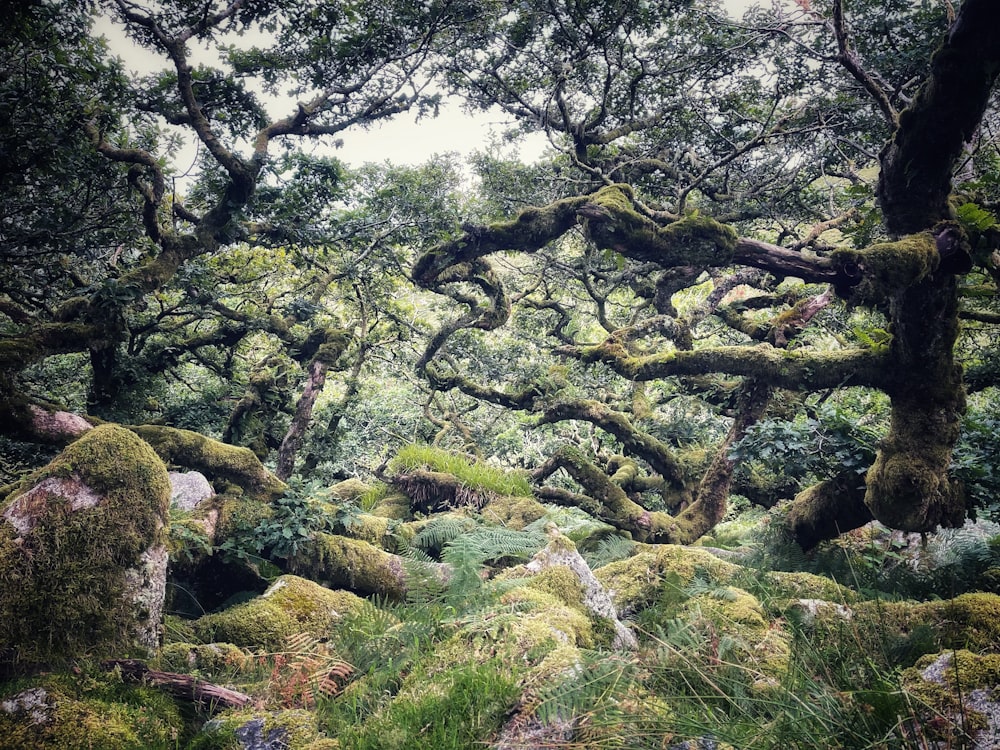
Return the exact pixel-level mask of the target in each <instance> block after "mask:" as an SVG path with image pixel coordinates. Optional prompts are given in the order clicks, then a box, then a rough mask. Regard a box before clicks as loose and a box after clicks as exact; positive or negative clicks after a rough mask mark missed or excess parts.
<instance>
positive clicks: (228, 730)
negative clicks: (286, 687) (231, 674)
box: [189, 709, 340, 750]
mask: <svg viewBox="0 0 1000 750" xmlns="http://www.w3.org/2000/svg"><path fill="white" fill-rule="evenodd" d="M247 746H253V747H265V746H266V747H275V748H276V747H281V748H284V749H285V750H333V749H334V748H338V747H340V745H339V744H338V743H337V742H336V741H335V740H332V739H329V738H327V737H326V736H325V735H324V734H323V733H322V732H321V731H320V730H319V728H318V727H317V726H316V717H315V716H314V715H313V714H312V713H310V712H309V711H304V710H300V709H292V710H286V711H270V712H266V713H262V712H259V711H254V710H252V709H239V710H234V711H227V712H226V713H223V714H220V715H219V716H217V717H215V718H214V719H212V720H211V721H209V722H207V723H206V724H205V726H204V728H203V729H202V731H201V733H200V734H199V735H198V736H196V737H195V738H194V741H193V742H192V743H191V744H190V746H189V748H190V750H240V749H241V748H244V747H247Z"/></svg>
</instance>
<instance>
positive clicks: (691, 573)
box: [594, 544, 743, 612]
mask: <svg viewBox="0 0 1000 750" xmlns="http://www.w3.org/2000/svg"><path fill="white" fill-rule="evenodd" d="M742 570H743V568H741V567H740V566H738V565H734V564H732V563H728V562H725V561H723V560H720V559H719V558H717V557H716V556H715V555H713V554H712V553H711V552H709V551H708V550H705V549H700V548H698V547H682V546H680V545H676V544H659V545H655V546H650V547H648V548H647V549H646V550H644V551H642V552H639V553H638V554H636V555H633V556H632V557H630V558H628V559H627V560H618V561H616V562H612V563H608V564H607V565H603V566H601V567H600V568H598V569H597V570H596V571H594V575H596V576H597V579H598V580H599V581H600V582H601V584H602V585H603V586H604V587H605V588H606V589H608V591H609V592H610V593H611V596H612V598H613V599H614V602H615V606H617V607H618V610H619V611H630V612H631V611H635V610H637V609H641V608H642V607H644V606H646V605H647V604H650V603H652V602H653V601H655V600H656V599H657V597H658V594H659V592H660V590H661V587H662V585H663V584H664V581H665V580H666V578H667V576H668V574H672V575H671V578H672V580H673V581H675V582H677V583H679V585H681V586H686V585H688V584H690V583H691V581H692V580H694V577H695V574H697V573H702V574H705V575H706V576H707V577H708V578H709V579H710V580H711V581H713V582H716V583H729V582H731V581H733V580H734V579H735V578H736V577H737V576H738V575H739V574H740V572H741V571H742ZM672 585H673V584H672Z"/></svg>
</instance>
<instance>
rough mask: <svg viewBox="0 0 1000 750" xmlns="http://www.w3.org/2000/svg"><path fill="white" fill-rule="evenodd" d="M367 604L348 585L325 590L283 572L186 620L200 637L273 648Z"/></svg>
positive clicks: (326, 627)
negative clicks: (245, 597) (248, 594)
mask: <svg viewBox="0 0 1000 750" xmlns="http://www.w3.org/2000/svg"><path fill="white" fill-rule="evenodd" d="M369 606H371V605H370V604H368V603H367V602H366V601H365V600H364V599H361V598H360V597H358V596H355V595H354V594H352V593H350V592H348V591H331V590H330V589H327V588H324V587H322V586H320V585H319V584H316V583H313V582H312V581H308V580H306V579H304V578H299V577H298V576H292V575H286V576H281V577H280V578H279V579H277V580H276V581H275V582H274V583H273V584H271V586H270V588H268V590H267V591H265V592H264V594H262V595H261V596H259V597H257V598H256V599H252V600H251V601H249V602H245V603H243V604H238V605H236V606H235V607H230V608H229V609H227V610H224V611H222V612H216V613H214V614H210V615H205V616H204V617H201V618H199V619H198V620H195V621H194V623H192V626H193V628H194V632H195V633H196V635H197V636H198V638H199V639H200V640H202V641H206V642H224V643H232V644H235V645H237V646H240V647H242V648H247V649H252V650H266V651H273V650H279V649H281V648H282V647H283V646H284V644H285V643H286V642H287V640H288V638H289V637H291V636H293V635H296V634H299V633H310V634H314V635H316V636H319V637H323V636H325V635H327V634H328V633H329V631H330V629H331V628H333V627H334V625H335V623H336V622H337V621H338V620H340V619H341V618H342V617H344V616H345V615H347V614H348V613H351V612H353V611H356V610H358V609H361V608H363V607H369Z"/></svg>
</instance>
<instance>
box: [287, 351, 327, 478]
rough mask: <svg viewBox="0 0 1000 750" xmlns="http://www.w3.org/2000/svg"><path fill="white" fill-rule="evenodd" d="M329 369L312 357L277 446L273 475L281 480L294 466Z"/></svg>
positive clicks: (324, 363)
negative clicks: (295, 402)
mask: <svg viewBox="0 0 1000 750" xmlns="http://www.w3.org/2000/svg"><path fill="white" fill-rule="evenodd" d="M329 369H330V366H329V365H328V364H327V363H326V362H324V361H323V360H321V359H314V360H313V361H312V362H310V363H309V374H308V376H307V377H306V385H305V388H304V389H303V391H302V395H301V396H300V397H299V401H298V403H297V404H296V405H295V415H294V416H293V417H292V423H291V425H289V427H288V431H287V432H286V433H285V437H284V439H283V440H282V441H281V446H280V447H279V448H278V466H277V469H276V470H275V475H276V476H277V477H278V479H280V480H282V481H285V480H287V479H288V478H289V477H290V476H291V475H292V470H293V469H294V468H295V456H296V454H297V453H298V451H299V448H300V447H302V439H303V438H304V437H305V434H306V429H307V428H308V427H309V423H310V422H311V421H312V413H313V407H314V406H315V405H316V399H317V398H319V394H320V393H322V392H323V386H324V385H325V384H326V373H327V371H328V370H329Z"/></svg>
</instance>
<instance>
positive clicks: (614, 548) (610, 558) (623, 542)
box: [580, 534, 635, 570]
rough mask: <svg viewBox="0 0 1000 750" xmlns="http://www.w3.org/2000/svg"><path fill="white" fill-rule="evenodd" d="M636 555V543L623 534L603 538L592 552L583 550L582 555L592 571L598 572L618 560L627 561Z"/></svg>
mask: <svg viewBox="0 0 1000 750" xmlns="http://www.w3.org/2000/svg"><path fill="white" fill-rule="evenodd" d="M634 553H635V542H634V541H633V540H632V539H630V538H629V537H627V536H622V535H621V534H610V535H608V536H605V537H603V538H602V539H601V540H600V541H599V542H598V543H597V546H596V547H594V549H592V550H583V549H581V551H580V554H581V555H583V559H584V560H586V561H587V565H589V566H590V569H591V570H597V569H598V568H600V567H603V566H604V565H607V564H608V563H611V562H616V561H618V560H625V559H627V558H629V557H631V556H632V555H633V554H634Z"/></svg>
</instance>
